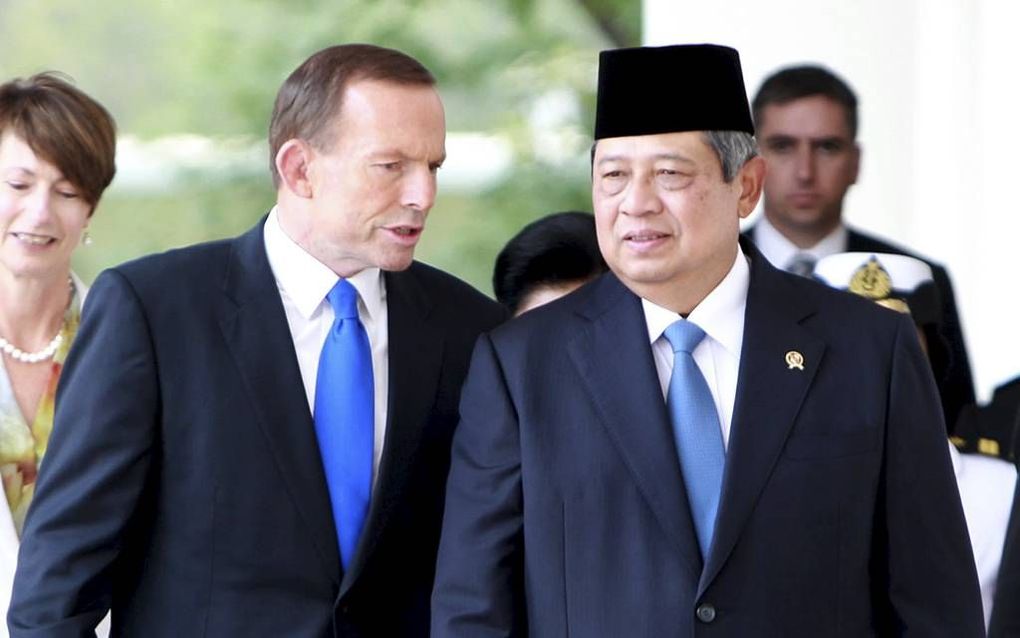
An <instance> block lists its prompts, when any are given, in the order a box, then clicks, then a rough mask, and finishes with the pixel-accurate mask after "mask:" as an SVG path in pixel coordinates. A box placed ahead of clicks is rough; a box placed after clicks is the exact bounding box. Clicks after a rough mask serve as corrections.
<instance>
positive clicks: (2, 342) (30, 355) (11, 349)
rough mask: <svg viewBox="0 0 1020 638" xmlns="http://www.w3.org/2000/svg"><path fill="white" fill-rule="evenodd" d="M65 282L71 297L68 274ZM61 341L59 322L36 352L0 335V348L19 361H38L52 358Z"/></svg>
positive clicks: (72, 283)
mask: <svg viewBox="0 0 1020 638" xmlns="http://www.w3.org/2000/svg"><path fill="white" fill-rule="evenodd" d="M67 284H68V286H70V288H71V297H72V298H73V297H74V280H73V279H71V277H70V276H69V277H68V278H67ZM62 343H64V325H63V323H61V325H60V330H58V331H57V334H56V335H55V336H54V337H53V338H52V339H50V342H49V343H48V344H46V347H45V348H43V349H42V350H39V351H37V352H25V351H24V350H22V349H21V348H19V347H17V346H16V345H14V344H13V343H11V342H10V341H8V340H7V339H4V338H3V337H2V336H0V350H3V351H4V352H5V353H6V354H8V355H10V356H11V358H13V359H16V360H18V361H21V362H22V363H40V362H42V361H49V360H50V359H52V358H53V355H55V354H56V353H57V349H58V348H59V347H60V344H62Z"/></svg>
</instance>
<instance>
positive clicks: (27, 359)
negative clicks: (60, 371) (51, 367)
mask: <svg viewBox="0 0 1020 638" xmlns="http://www.w3.org/2000/svg"><path fill="white" fill-rule="evenodd" d="M63 342H64V328H63V326H61V327H60V332H58V333H57V336H55V337H53V338H52V339H51V340H50V342H49V344H48V345H47V346H46V347H45V348H43V349H42V350H39V351H38V352H25V351H24V350H22V349H21V348H19V347H17V346H15V345H14V344H13V343H11V342H10V341H8V340H7V339H4V338H3V337H0V350H3V351H4V352H6V353H7V354H9V355H10V356H11V357H13V358H14V359H17V360H18V361H21V362H22V363H39V362H41V361H49V360H50V359H52V358H53V355H55V354H56V353H57V348H59V347H60V344H62V343H63Z"/></svg>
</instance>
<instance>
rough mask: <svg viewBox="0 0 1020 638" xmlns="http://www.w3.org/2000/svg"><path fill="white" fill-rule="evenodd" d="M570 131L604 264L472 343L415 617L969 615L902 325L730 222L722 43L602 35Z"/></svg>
mask: <svg viewBox="0 0 1020 638" xmlns="http://www.w3.org/2000/svg"><path fill="white" fill-rule="evenodd" d="M595 138H596V146H595V153H594V157H593V185H592V195H593V200H594V210H595V217H596V227H597V231H598V238H599V245H600V248H601V250H602V253H603V256H604V257H605V259H606V262H607V263H608V265H609V267H610V269H611V272H610V273H607V274H606V275H604V276H603V277H601V278H600V279H598V280H596V281H595V282H594V283H592V284H590V285H588V286H586V287H584V288H582V289H581V290H580V291H578V292H575V293H573V294H571V295H568V296H566V297H564V298H562V299H560V300H558V301H555V302H552V303H550V304H548V305H546V306H543V307H541V308H538V309H536V310H534V311H531V312H529V313H527V314H525V315H523V316H522V317H521V318H519V319H518V320H516V321H514V322H511V323H509V324H507V325H505V326H503V327H501V328H499V329H497V330H495V331H494V332H492V333H490V334H489V335H486V336H483V337H482V338H481V339H480V340H479V343H478V345H477V346H476V349H475V354H474V359H473V361H472V368H471V372H470V373H469V375H468V380H467V383H466V385H465V388H464V391H463V394H462V401H461V423H460V425H459V426H458V430H457V433H456V435H455V437H454V447H453V459H452V465H451V471H450V477H449V481H448V486H447V500H446V511H445V514H444V521H443V536H442V541H441V544H440V555H439V564H438V566H437V576H436V583H435V587H434V590H433V598H432V608H433V616H432V631H433V633H432V635H433V636H439V637H447V636H471V637H476V636H496V635H499V636H513V635H528V636H531V637H532V638H534V637H535V636H567V635H571V636H655V637H656V638H661V637H678V638H679V637H688V636H695V635H706V636H707V635H716V636H741V637H742V636H811V637H815V636H871V635H881V636H890V635H911V636H913V635H917V636H952V637H953V638H960V637H967V636H982V635H983V626H982V616H981V601H980V596H979V593H978V585H977V577H976V574H975V568H974V563H973V559H972V557H971V555H970V551H969V544H968V541H967V531H966V527H965V523H964V520H963V512H962V508H961V506H960V502H959V498H957V497H956V486H955V483H954V479H953V472H952V467H951V465H950V460H949V456H948V452H947V448H946V442H945V432H944V430H943V429H942V425H941V416H940V410H939V404H938V395H937V393H936V389H935V385H934V383H933V382H932V378H931V372H930V370H929V368H928V364H927V362H926V361H925V359H924V355H923V354H922V352H921V348H920V345H919V343H918V339H917V334H916V332H915V330H914V327H913V325H912V323H911V322H910V320H909V319H907V318H905V317H904V316H903V315H900V314H898V313H894V312H889V311H888V310H886V309H882V308H878V307H876V306H875V305H874V304H871V303H869V302H867V301H865V300H862V299H859V298H855V297H852V296H850V295H846V294H843V293H840V292H836V291H833V290H830V289H828V288H825V287H824V286H822V285H819V284H818V283H816V282H812V281H809V280H807V279H804V278H800V277H795V276H793V275H790V274H787V273H783V272H780V271H778V270H776V269H775V268H773V267H772V266H770V265H769V264H768V262H767V261H766V260H765V259H764V258H763V257H762V256H761V254H760V253H759V252H758V251H757V250H756V249H755V248H754V247H753V245H752V244H750V243H748V242H744V243H738V234H739V227H738V221H739V219H740V218H742V217H745V216H746V215H748V214H749V213H750V212H751V210H752V209H753V208H754V206H755V204H756V203H757V201H758V197H759V195H760V192H761V186H762V181H763V177H764V170H765V169H764V164H763V161H762V160H761V159H760V158H759V157H757V156H756V148H755V143H754V138H753V127H752V124H751V118H750V114H749V109H748V107H747V98H746V95H745V93H744V86H743V80H742V76H741V70H740V63H739V59H738V57H737V53H736V51H734V50H733V49H729V48H726V47H719V46H710V45H699V46H677V47H663V48H638V49H622V50H615V51H607V52H604V53H603V54H602V56H601V58H600V68H599V99H598V111H597V116H596V123H595ZM947 495H949V496H947Z"/></svg>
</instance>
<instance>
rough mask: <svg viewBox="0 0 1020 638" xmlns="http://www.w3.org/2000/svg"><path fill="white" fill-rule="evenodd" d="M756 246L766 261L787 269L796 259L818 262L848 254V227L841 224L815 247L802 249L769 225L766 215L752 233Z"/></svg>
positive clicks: (757, 223)
mask: <svg viewBox="0 0 1020 638" xmlns="http://www.w3.org/2000/svg"><path fill="white" fill-rule="evenodd" d="M751 234H752V239H754V245H755V246H757V247H758V250H760V251H761V254H762V255H765V259H768V260H769V263H770V264H772V265H773V266H775V267H776V268H780V269H784V270H785V269H786V268H787V266H789V265H790V262H792V261H793V258H794V257H797V256H800V255H809V256H811V257H812V258H814V260H815V261H816V262H817V261H818V260H820V259H821V258H822V257H828V256H829V255H835V254H837V253H845V252H846V242H847V235H848V233H847V230H846V226H844V225H843V224H840V225H839V226H836V228H835V229H833V231H832V232H831V233H829V234H828V235H826V236H825V237H823V238H822V240H821V241H819V242H818V243H817V244H815V245H814V246H811V247H809V248H800V247H799V246H797V245H796V244H794V243H793V242H791V241H790V240H789V239H787V238H786V237H784V236H783V234H782V233H781V232H779V231H778V230H776V227H775V226H773V225H772V224H770V223H769V220H768V218H767V217H765V216H764V215H762V216H761V219H759V220H758V221H757V222H756V223H755V225H754V231H752V233H751Z"/></svg>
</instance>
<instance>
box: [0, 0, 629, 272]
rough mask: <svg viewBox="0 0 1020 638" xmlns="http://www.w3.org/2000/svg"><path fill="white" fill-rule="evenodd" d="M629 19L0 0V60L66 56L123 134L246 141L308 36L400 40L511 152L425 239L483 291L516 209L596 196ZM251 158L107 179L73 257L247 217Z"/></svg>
mask: <svg viewBox="0 0 1020 638" xmlns="http://www.w3.org/2000/svg"><path fill="white" fill-rule="evenodd" d="M639 30H640V3H637V2H632V1H626V2H625V1H622V0H621V1H614V0H543V1H542V2H536V1H535V0H500V1H497V2H489V3H480V2H476V1H474V0H339V1H326V0H219V1H218V2H208V1H207V0H175V1H174V2H169V1H167V0H153V1H150V2H145V3H139V2H129V1H128V0H99V1H97V2H93V3H67V2H65V1H64V0H0V77H3V78H9V77H12V76H16V75H26V74H31V73H34V72H37V71H41V70H45V69H58V70H61V71H64V72H66V73H68V74H69V75H71V76H72V77H74V78H75V79H76V80H77V82H78V84H79V85H80V86H81V87H82V88H83V89H85V90H86V91H88V92H89V93H90V94H92V95H94V96H95V97H96V98H97V99H99V100H100V101H101V102H103V103H104V104H105V105H106V106H107V107H108V108H109V109H110V111H111V112H112V113H113V114H114V116H115V117H116V118H117V121H118V124H119V128H120V133H121V135H122V137H123V136H132V137H137V138H141V139H142V140H154V139H157V138H162V137H163V136H167V135H175V134H181V133H190V134H198V135H202V136H207V137H212V138H214V139H219V140H225V139H226V138H231V137H235V136H240V138H241V139H242V140H245V139H247V140H249V143H250V144H258V143H259V142H260V141H261V140H263V139H264V137H265V131H266V127H267V124H268V119H269V114H270V111H271V109H272V102H273V98H274V96H275V93H276V90H277V89H278V87H279V85H280V84H281V82H282V81H283V79H284V78H285V77H286V75H287V74H288V73H289V72H290V71H291V70H292V69H293V68H294V67H295V66H296V65H297V64H298V63H300V62H301V61H302V60H303V59H305V58H306V57H307V56H308V55H309V54H310V53H312V52H313V51H316V50H318V49H320V48H323V47H325V46H328V45H330V44H334V43H337V42H356V41H362V42H373V43H377V44H381V45H384V46H391V47H395V48H398V49H401V50H404V51H407V52H408V53H410V54H412V55H414V56H416V57H418V58H419V59H420V60H422V62H424V63H425V64H426V66H428V67H429V68H430V69H431V70H432V71H433V72H434V73H435V74H436V76H437V78H438V80H439V84H440V90H441V93H442V94H443V98H444V102H445V103H446V107H447V123H448V126H449V128H450V131H451V132H453V131H475V132H483V133H486V134H489V135H494V136H498V138H499V139H503V140H506V141H508V142H509V144H510V148H511V149H512V151H513V163H512V166H511V169H510V170H509V171H507V172H506V173H505V174H504V175H503V176H502V179H501V180H500V181H499V183H498V184H496V185H494V186H489V187H487V188H486V189H485V190H478V189H477V188H476V189H473V190H472V189H470V188H469V189H467V190H464V189H463V188H462V189H460V190H455V189H450V188H445V187H444V188H442V189H441V192H440V197H439V200H438V201H437V204H436V207H435V209H434V211H433V215H432V218H431V219H430V222H429V230H428V231H427V232H426V234H425V239H424V240H423V244H422V247H421V250H420V251H419V256H420V257H422V258H424V259H425V260H427V261H431V262H433V263H436V264H437V265H439V266H441V267H444V268H447V269H449V270H451V271H453V272H455V273H457V274H459V275H461V276H463V277H465V278H467V279H468V280H470V281H472V282H473V283H475V284H476V285H478V286H479V287H480V288H482V289H483V290H486V291H488V290H489V289H490V287H489V276H490V271H491V267H492V261H493V258H494V255H495V253H496V252H497V251H498V250H499V248H500V247H501V246H502V244H503V242H504V241H505V239H506V238H507V237H509V236H510V235H511V234H512V233H513V232H515V231H516V230H517V229H518V228H519V227H520V226H521V225H522V224H524V223H526V222H527V221H530V220H531V219H533V218H535V217H538V216H540V215H543V214H546V213H548V212H552V211H553V210H562V209H567V208H574V209H582V210H583V209H588V208H590V194H589V174H588V173H589V167H588V161H587V149H588V146H589V144H590V135H589V132H588V130H589V122H590V121H591V112H592V109H593V104H594V96H593V89H594V79H595V65H596V60H597V51H598V50H599V49H602V48H605V47H607V46H618V45H631V44H636V43H637V41H638V39H639ZM264 164H265V165H268V158H266V159H265V160H264ZM134 168H136V167H134V166H132V167H125V166H123V165H122V166H121V171H122V173H123V172H125V171H127V170H129V169H134ZM260 173H261V174H254V175H251V176H248V177H245V176H244V175H234V176H232V177H223V176H220V175H213V174H211V173H202V172H198V173H196V174H195V175H194V176H193V178H192V179H189V180H187V181H186V182H185V183H183V184H181V183H177V182H176V181H174V182H173V183H171V182H170V181H168V182H167V184H166V187H165V188H160V189H155V191H153V192H146V191H141V192H140V191H138V190H137V189H128V188H120V187H119V184H118V181H115V182H114V186H113V188H111V190H110V192H109V193H108V195H107V197H106V198H105V199H104V201H103V202H102V203H101V205H100V210H99V211H98V213H97V216H96V220H95V222H94V223H93V235H95V237H96V245H95V246H94V247H93V248H92V249H90V250H88V251H79V253H80V255H79V256H78V259H77V264H78V266H77V267H78V268H79V270H81V271H82V274H83V275H85V276H86V278H91V277H92V276H94V274H95V273H96V272H97V271H98V270H99V269H100V268H102V267H105V266H107V265H110V264H112V263H116V262H118V261H121V260H124V259H127V258H130V257H133V256H136V255H140V254H143V253H147V252H152V251H155V250H160V249H164V248H167V247H171V246H177V245H180V244H185V243H190V242H194V241H198V240H202V239H206V238H212V237H222V236H226V235H230V234H234V233H236V232H239V231H240V230H243V229H244V228H246V227H248V226H249V225H250V224H251V223H253V222H254V220H255V219H257V218H258V216H259V215H261V214H263V213H264V212H265V211H266V210H267V209H268V208H269V206H271V204H272V201H273V193H272V191H271V187H270V185H269V181H268V174H267V172H262V171H260ZM440 183H441V184H442V179H441V181H440Z"/></svg>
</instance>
